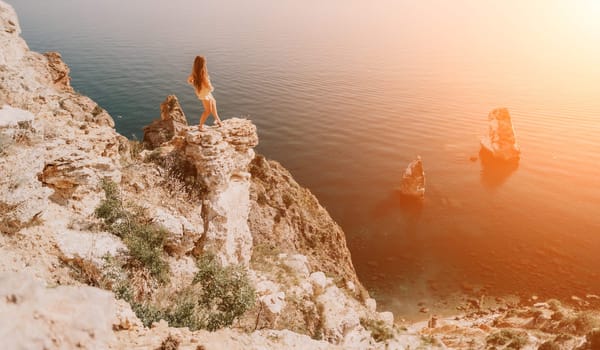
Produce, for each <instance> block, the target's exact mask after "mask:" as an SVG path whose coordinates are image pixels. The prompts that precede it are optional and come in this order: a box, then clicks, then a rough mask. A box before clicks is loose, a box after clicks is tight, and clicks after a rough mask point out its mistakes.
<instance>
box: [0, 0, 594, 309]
mask: <svg viewBox="0 0 600 350" xmlns="http://www.w3.org/2000/svg"><path fill="white" fill-rule="evenodd" d="M10 2H11V3H12V4H13V5H14V6H15V8H16V9H17V11H18V13H19V14H20V18H21V25H22V27H23V28H24V33H23V35H24V37H25V38H26V40H28V42H29V44H30V46H31V48H32V49H34V50H38V51H47V50H58V51H60V52H62V54H63V57H64V59H65V60H66V62H67V63H68V64H69V65H70V66H71V68H72V76H73V85H74V86H75V87H76V88H77V89H78V90H79V91H81V92H82V93H85V94H88V95H90V96H91V97H92V98H94V99H95V100H96V101H98V102H99V103H100V104H101V105H102V106H103V107H105V108H106V109H107V110H108V111H109V112H110V113H111V114H112V115H113V116H114V117H115V119H116V123H117V128H118V130H119V131H120V132H121V133H123V134H125V135H127V136H130V135H132V134H137V135H138V136H139V135H140V132H141V127H142V126H143V125H146V124H148V123H149V121H150V120H151V119H153V118H156V117H158V115H159V109H158V106H159V104H160V102H162V100H163V99H164V98H165V96H166V95H168V94H171V93H175V94H177V95H178V96H179V97H180V99H181V100H182V104H183V107H184V109H185V111H186V112H187V115H188V119H189V120H190V121H193V122H197V117H198V115H199V113H200V111H201V107H200V105H199V103H198V102H197V100H195V98H194V95H193V91H192V90H191V89H190V88H189V87H188V86H187V85H186V83H185V78H186V76H187V74H188V71H189V69H190V66H191V62H192V59H193V57H194V55H196V54H199V53H201V54H205V55H207V57H208V66H209V71H210V72H211V77H212V80H213V83H214V85H215V86H216V91H215V97H216V98H217V102H218V104H219V109H220V114H221V116H222V117H225V118H227V117H233V116H239V115H249V116H250V118H252V119H253V120H254V122H255V123H256V124H257V125H258V126H259V134H260V141H261V144H260V146H259V152H262V153H264V154H266V155H267V156H268V157H270V158H273V159H276V160H278V161H280V162H281V163H283V164H284V165H285V166H286V167H287V168H288V169H290V170H291V171H292V173H293V174H294V176H295V177H296V179H297V180H298V181H299V182H300V183H301V184H303V185H305V186H307V187H308V188H310V189H311V190H312V191H313V192H314V193H315V194H316V195H317V197H318V198H319V199H320V201H321V203H323V204H324V205H325V206H326V208H327V209H328V210H329V212H330V213H331V214H332V216H333V217H334V218H335V219H336V220H337V221H338V222H339V223H340V224H341V226H342V227H343V229H344V231H345V232H346V234H347V237H348V243H349V246H350V248H351V251H352V254H353V258H354V263H355V266H356V268H357V270H358V273H359V276H360V277H361V279H362V280H363V281H364V283H365V285H366V286H367V287H368V288H369V290H371V291H372V292H373V294H374V295H375V296H376V297H377V298H378V299H379V300H380V302H384V303H385V307H392V308H393V309H394V310H395V311H399V312H401V313H403V314H410V313H412V312H414V311H415V310H417V306H416V305H415V304H416V300H421V299H428V298H431V297H433V298H434V299H435V298H438V297H440V296H444V295H447V294H449V293H451V292H454V291H458V290H460V286H461V285H462V286H463V287H464V285H465V284H468V285H473V286H478V287H482V286H483V287H485V293H486V294H487V295H504V294H511V293H514V294H521V295H525V296H529V295H532V294H536V295H539V296H542V297H560V298H569V297H570V296H571V295H585V294H587V293H594V294H600V278H599V277H600V276H599V273H600V254H599V253H598V252H599V251H600V216H599V214H600V179H599V178H600V138H599V136H598V135H600V64H599V63H598V62H600V45H598V43H599V42H600V21H599V20H598V18H600V5H599V3H598V2H597V1H593V0H581V1H567V0H565V1H541V0H539V1H504V2H498V1H452V2H450V1H418V2H417V1H347V0H345V1H341V0H337V1H334V0H331V1H316V0H312V1H295V2H291V1H275V0H262V1H251V2H250V1H240V0H228V1H209V2H206V3H205V2H202V4H200V2H197V1H191V0H172V1H169V2H164V1H127V2H123V1H119V2H117V1H114V0H109V1H102V2H96V1H91V0H87V1H78V2H72V1H66V0H60V1H58V0H57V1H52V2H50V1H47V2H46V1H45V2H39V1H33V0H19V1H10ZM498 106H506V107H508V108H509V109H510V111H511V114H512V116H513V121H514V124H515V128H516V131H517V136H518V139H519V142H520V144H521V147H522V151H523V155H522V159H521V162H520V165H519V167H518V168H517V169H512V170H507V171H504V172H498V171H496V170H493V169H492V170H489V169H483V168H482V165H481V163H480V162H479V160H477V161H471V160H470V158H471V157H472V156H476V155H477V153H478V151H479V144H478V137H479V135H481V134H482V133H483V131H484V130H485V129H486V127H487V125H486V118H487V113H488V112H489V111H490V110H491V109H492V108H494V107H498ZM417 154H420V155H421V156H422V157H423V160H424V165H425V170H426V172H427V183H428V188H427V193H426V200H425V201H424V203H423V205H422V206H419V207H415V206H408V205H404V204H402V203H401V202H399V200H398V198H397V197H396V196H395V194H394V187H395V186H397V185H398V183H399V178H400V175H401V172H402V171H403V169H404V167H405V166H406V165H407V164H408V162H409V161H410V160H412V159H413V158H414V157H415V156H416V155H417Z"/></svg>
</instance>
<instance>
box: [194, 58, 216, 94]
mask: <svg viewBox="0 0 600 350" xmlns="http://www.w3.org/2000/svg"><path fill="white" fill-rule="evenodd" d="M192 79H193V85H194V88H196V91H200V90H202V88H203V87H207V88H208V89H210V90H212V84H211V83H210V78H209V76H208V71H207V69H206V57H204V56H196V59H194V66H193V68H192Z"/></svg>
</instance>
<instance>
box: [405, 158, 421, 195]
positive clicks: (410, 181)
mask: <svg viewBox="0 0 600 350" xmlns="http://www.w3.org/2000/svg"><path fill="white" fill-rule="evenodd" d="M398 191H399V192H400V194H402V195H403V196H407V197H414V198H420V199H423V198H425V170H424V169H423V161H422V160H421V157H420V156H417V158H416V159H415V160H413V161H412V162H411V163H410V164H408V167H406V170H404V173H402V179H401V182H400V187H399V188H398Z"/></svg>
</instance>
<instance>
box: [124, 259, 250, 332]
mask: <svg viewBox="0 0 600 350" xmlns="http://www.w3.org/2000/svg"><path fill="white" fill-rule="evenodd" d="M198 268H199V271H198V273H197V274H196V276H195V278H194V281H193V282H192V284H191V285H190V286H188V287H186V288H184V289H183V290H182V291H180V292H179V293H177V294H175V295H173V296H172V298H171V300H170V301H169V305H168V306H166V307H158V306H156V305H155V304H153V303H152V301H150V300H140V298H137V297H136V295H135V294H136V293H135V291H134V288H132V286H131V283H130V281H127V280H118V279H117V280H116V281H115V282H114V283H113V284H112V290H113V291H114V293H115V295H116V297H117V298H119V299H123V300H125V301H127V302H128V303H130V304H131V308H132V310H133V311H134V312H135V314H136V315H137V316H138V318H139V319H140V320H141V321H142V323H143V324H144V325H145V326H148V327H149V326H151V325H152V323H154V322H158V321H160V320H161V319H163V320H165V321H167V322H168V323H169V325H170V326H172V327H188V328H189V329H190V330H192V331H194V330H198V329H208V330H211V331H213V330H216V329H218V328H221V327H225V326H229V325H231V324H232V323H233V321H234V320H235V319H236V318H237V317H238V316H240V315H242V314H243V313H244V312H246V311H247V310H249V309H250V308H251V307H252V306H254V301H255V294H254V289H253V287H252V286H251V284H250V281H249V279H248V277H247V275H246V272H245V270H244V269H243V268H241V267H238V266H227V267H223V266H221V264H220V263H219V262H218V261H217V259H216V258H215V257H214V256H212V255H204V256H202V257H201V258H200V260H199V262H198Z"/></svg>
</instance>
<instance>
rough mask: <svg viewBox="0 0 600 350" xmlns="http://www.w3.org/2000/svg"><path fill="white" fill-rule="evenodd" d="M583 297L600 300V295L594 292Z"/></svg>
mask: <svg viewBox="0 0 600 350" xmlns="http://www.w3.org/2000/svg"><path fill="white" fill-rule="evenodd" d="M585 297H586V298H588V299H596V300H600V296H597V295H596V294H587V295H586V296H585Z"/></svg>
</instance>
